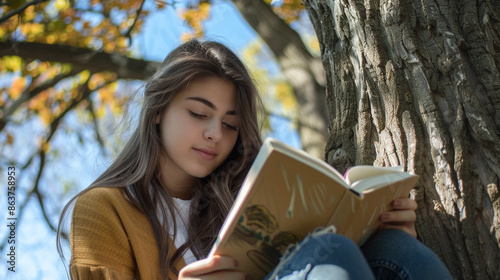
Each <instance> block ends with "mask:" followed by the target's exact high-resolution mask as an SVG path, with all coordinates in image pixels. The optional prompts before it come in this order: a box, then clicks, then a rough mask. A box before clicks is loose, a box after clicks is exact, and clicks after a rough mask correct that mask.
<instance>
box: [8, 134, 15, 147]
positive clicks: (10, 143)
mask: <svg viewBox="0 0 500 280" xmlns="http://www.w3.org/2000/svg"><path fill="white" fill-rule="evenodd" d="M7 144H9V145H12V144H14V135H12V134H10V133H7Z"/></svg>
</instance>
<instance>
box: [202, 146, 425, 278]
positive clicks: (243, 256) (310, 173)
mask: <svg viewBox="0 0 500 280" xmlns="http://www.w3.org/2000/svg"><path fill="white" fill-rule="evenodd" d="M417 180H418V176H417V175H412V174H409V173H407V172H403V171H402V170H401V168H394V167H374V166H356V167H352V168H351V169H349V171H348V172H347V173H346V178H344V176H342V175H341V174H340V173H339V172H338V171H336V170H335V169H334V168H332V167H331V166H330V165H328V164H327V163H325V162H323V161H321V160H319V159H317V158H315V157H313V156H310V155H309V154H307V153H305V152H304V151H302V150H300V149H297V148H294V147H291V146H288V145H286V144H284V143H281V142H279V141H277V140H275V139H272V138H267V139H266V141H265V142H264V144H263V146H262V148H261V150H260V151H259V154H258V155H257V157H256V159H255V161H254V163H253V165H252V167H251V169H250V171H249V173H248V175H247V177H246V179H245V181H244V182H243V185H242V187H241V190H240V192H239V193H238V196H237V198H236V200H235V203H234V204H233V207H232V208H231V211H230V212H229V214H228V216H227V218H226V221H225V222H224V225H223V226H222V229H221V231H220V232H219V236H218V238H217V240H216V243H215V245H214V247H213V248H212V251H211V252H210V255H214V254H217V255H225V256H231V257H233V258H235V259H237V260H238V264H239V265H238V267H239V269H240V270H241V271H244V272H246V273H249V274H250V275H251V276H252V277H253V279H262V278H263V277H264V276H265V275H267V274H268V273H269V272H270V271H271V270H272V269H273V268H274V267H275V266H276V265H277V264H278V262H279V259H280V257H281V256H282V254H283V253H284V251H285V249H286V248H287V247H288V246H289V245H290V244H295V243H297V242H300V241H301V240H302V239H303V238H304V237H306V236H307V235H308V234H309V233H311V232H312V231H314V230H315V229H316V228H319V227H326V226H329V225H333V226H335V228H336V230H337V233H339V234H342V235H345V236H347V237H349V238H351V239H352V240H353V241H354V242H356V243H358V244H361V243H362V242H364V241H365V240H366V238H368V237H369V236H370V235H371V233H373V231H374V230H375V229H376V228H377V227H378V226H379V225H380V220H379V216H380V214H381V213H382V212H384V211H387V210H389V209H391V208H392V206H391V204H392V201H393V200H394V199H395V198H398V197H407V196H408V195H409V193H410V191H411V189H412V188H413V187H414V186H415V184H416V182H417Z"/></svg>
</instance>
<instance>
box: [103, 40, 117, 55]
mask: <svg viewBox="0 0 500 280" xmlns="http://www.w3.org/2000/svg"><path fill="white" fill-rule="evenodd" d="M115 49H116V44H115V42H114V41H110V42H108V43H106V44H105V45H104V51H105V52H107V53H112V52H114V51H115Z"/></svg>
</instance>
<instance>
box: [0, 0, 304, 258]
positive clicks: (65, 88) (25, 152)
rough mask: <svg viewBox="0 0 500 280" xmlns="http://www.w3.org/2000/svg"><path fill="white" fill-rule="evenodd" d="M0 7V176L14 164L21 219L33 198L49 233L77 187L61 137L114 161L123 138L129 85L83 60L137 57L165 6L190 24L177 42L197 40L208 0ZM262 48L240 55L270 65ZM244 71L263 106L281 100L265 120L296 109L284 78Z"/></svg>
mask: <svg viewBox="0 0 500 280" xmlns="http://www.w3.org/2000/svg"><path fill="white" fill-rule="evenodd" d="M0 2H1V4H2V5H1V6H0V44H3V46H8V49H3V48H0V49H2V50H0V158H2V160H1V161H0V172H1V174H4V173H5V172H3V171H5V168H6V167H7V166H16V168H18V171H19V172H20V173H21V174H23V176H22V177H23V178H20V182H21V183H22V187H20V188H19V189H18V190H19V191H20V196H19V201H18V202H17V205H18V206H19V212H18V215H19V218H21V216H22V213H23V209H24V208H25V207H26V205H28V202H30V201H34V202H36V203H38V206H39V207H40V209H41V211H42V216H43V217H44V219H45V221H46V222H47V224H48V225H49V227H50V228H52V229H53V230H55V228H56V224H57V220H56V219H54V217H56V216H57V213H59V212H60V210H61V208H62V206H63V205H62V204H61V201H65V200H67V198H68V195H70V194H71V195H72V194H74V193H75V191H76V189H79V188H81V187H82V186H79V185H78V184H77V182H75V178H73V177H71V176H66V175H69V174H65V173H64V172H61V170H64V169H61V168H67V166H64V164H66V165H67V164H70V163H68V160H66V161H65V160H64V159H71V158H72V156H71V154H72V153H75V151H72V150H71V149H72V148H69V147H67V143H64V142H61V141H59V140H58V135H61V134H64V135H66V136H65V137H68V138H70V139H71V141H72V142H75V143H77V144H78V145H81V146H82V147H83V146H84V145H87V143H90V142H92V143H95V142H96V141H97V142H98V143H99V144H100V146H101V153H103V155H104V156H105V157H106V156H108V157H110V156H112V153H113V152H114V149H115V146H116V145H121V144H120V143H121V142H120V141H122V139H114V138H113V139H110V138H111V137H112V136H111V135H112V132H114V131H115V130H116V125H117V122H118V120H119V119H121V118H122V116H123V114H124V107H125V104H129V102H130V97H131V96H130V91H131V90H130V89H129V88H128V87H127V84H128V82H126V81H124V80H123V78H124V76H122V75H121V74H120V73H118V72H119V71H116V70H111V69H106V66H102V67H100V68H99V70H95V68H92V67H91V66H94V65H90V64H86V61H89V58H92V57H96V56H99V55H101V54H104V55H107V57H108V58H109V60H110V61H117V60H118V61H119V60H121V59H123V58H129V57H139V56H140V55H141V54H140V52H139V50H138V49H137V47H136V46H135V47H134V42H135V41H136V40H137V38H138V36H139V34H140V32H141V30H142V27H143V26H144V24H145V21H146V20H147V18H148V17H149V16H150V15H152V14H153V13H154V12H157V11H160V10H162V9H166V8H168V7H170V8H174V9H176V10H177V11H178V14H179V16H180V18H181V20H183V21H184V22H185V23H186V24H187V25H188V26H190V27H192V30H193V32H192V34H182V35H181V36H182V38H183V39H184V40H187V39H190V38H193V37H203V35H204V29H203V23H204V21H206V20H208V19H210V12H211V10H212V5H213V2H212V1H203V0H201V1H184V4H181V3H180V1H176V0H167V1H159V0H156V1H145V0H144V1H123V0H109V1H98V0H88V1H67V0H31V1H30V0H11V1H7V2H6V3H8V4H7V5H6V4H5V3H4V2H5V1H1V0H0ZM186 2H187V4H185V3H186ZM273 5H274V4H273ZM302 9H303V7H301V6H300V1H284V2H283V3H282V4H280V5H279V6H276V7H275V11H276V13H279V14H280V15H281V16H282V17H283V19H284V20H286V21H287V22H290V23H293V22H295V21H297V20H298V18H299V17H300V11H301V10H302ZM24 43H28V44H32V45H34V44H39V45H36V46H43V47H44V48H41V49H39V50H35V51H32V52H31V53H28V54H26V52H24V53H23V52H18V50H19V49H20V48H21V45H22V44H24ZM47 46H49V48H50V49H51V52H55V53H56V55H55V56H54V55H52V56H50V58H47V56H46V53H44V52H45V51H46V50H48V49H49V48H46V47H47ZM52 46H53V48H52ZM264 48H265V46H263V43H262V42H260V41H259V42H255V43H253V44H252V45H250V46H249V47H248V48H247V49H246V51H245V52H244V54H243V56H244V59H245V60H246V61H247V62H248V64H251V62H252V61H266V60H267V61H269V60H272V59H273V58H272V57H271V56H270V55H269V54H268V53H269V51H267V52H266V51H265V50H264V51H263V49H264ZM53 49H57V50H56V51H53ZM73 50H78V51H79V52H78V55H73V53H72V51H73ZM82 51H83V52H82ZM138 60H140V59H138ZM102 64H104V62H103V63H102ZM128 67H131V66H128ZM125 70H127V69H125ZM128 70H130V69H128ZM251 71H252V74H253V75H254V76H255V77H256V78H257V79H258V80H260V81H262V83H261V84H260V86H261V87H262V92H273V95H272V96H270V97H269V96H267V97H265V102H266V103H268V104H271V105H270V106H269V107H271V106H275V105H277V104H283V106H282V108H283V109H284V110H283V112H284V113H279V112H278V113H276V111H275V112H273V113H272V114H279V115H280V116H281V117H286V118H290V115H293V111H294V110H295V106H296V104H295V102H294V97H293V92H292V89H291V88H290V87H289V86H288V84H287V82H286V81H284V79H283V78H282V77H279V76H276V75H274V74H271V73H269V72H266V71H264V70H262V69H261V68H259V66H258V65H257V64H253V66H252V67H251ZM266 77H270V78H269V79H267V78H266ZM125 78H127V77H125ZM134 88H137V84H134ZM266 89H267V90H266ZM280 106H281V105H280ZM269 114H271V112H270V111H268V112H267V115H266V117H265V129H267V130H270V127H271V126H270V124H269V119H268V116H269ZM68 141H69V140H68ZM108 141H109V142H112V143H114V144H113V145H114V146H113V145H109V142H108ZM117 143H118V144H117ZM73 149H74V148H73ZM110 150H111V151H110ZM62 162H64V164H62ZM0 179H2V175H0ZM77 181H78V179H77ZM21 183H20V184H21ZM21 192H22V193H21ZM32 198H35V200H33V199H32ZM1 238H3V239H1ZM5 245H6V238H5V236H0V250H2V249H3V248H4V247H5Z"/></svg>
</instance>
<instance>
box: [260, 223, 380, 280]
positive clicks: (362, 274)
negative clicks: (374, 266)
mask: <svg viewBox="0 0 500 280" xmlns="http://www.w3.org/2000/svg"><path fill="white" fill-rule="evenodd" d="M319 265H331V267H330V266H325V267H324V268H327V267H328V268H333V267H339V268H342V269H335V270H333V269H332V270H331V271H338V272H339V273H344V274H346V273H347V274H349V276H350V278H351V279H373V275H372V274H371V271H370V268H369V266H368V264H367V263H366V261H365V259H364V257H363V254H362V253H361V251H360V250H359V248H358V246H357V245H356V244H355V243H354V242H352V241H351V240H350V239H348V238H347V237H344V236H341V235H338V234H334V233H331V232H316V233H313V234H311V235H309V236H308V237H306V239H304V240H303V241H302V242H301V243H299V244H298V245H296V246H295V247H293V248H291V249H289V250H288V252H286V253H285V255H284V256H283V257H282V259H281V261H280V264H279V265H278V266H277V267H276V268H275V271H273V273H271V274H270V275H269V277H270V278H269V279H282V278H283V277H286V276H290V275H299V274H301V275H305V278H298V279H311V278H309V277H307V274H308V273H309V271H313V272H314V267H315V266H319ZM312 275H315V273H312ZM332 276H333V275H332ZM336 277H343V278H342V279H346V278H345V277H344V276H341V275H340V274H339V275H336ZM287 278H288V277H287ZM285 279H286V278H285ZM293 279H295V278H293ZM339 279H341V278H339Z"/></svg>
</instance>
